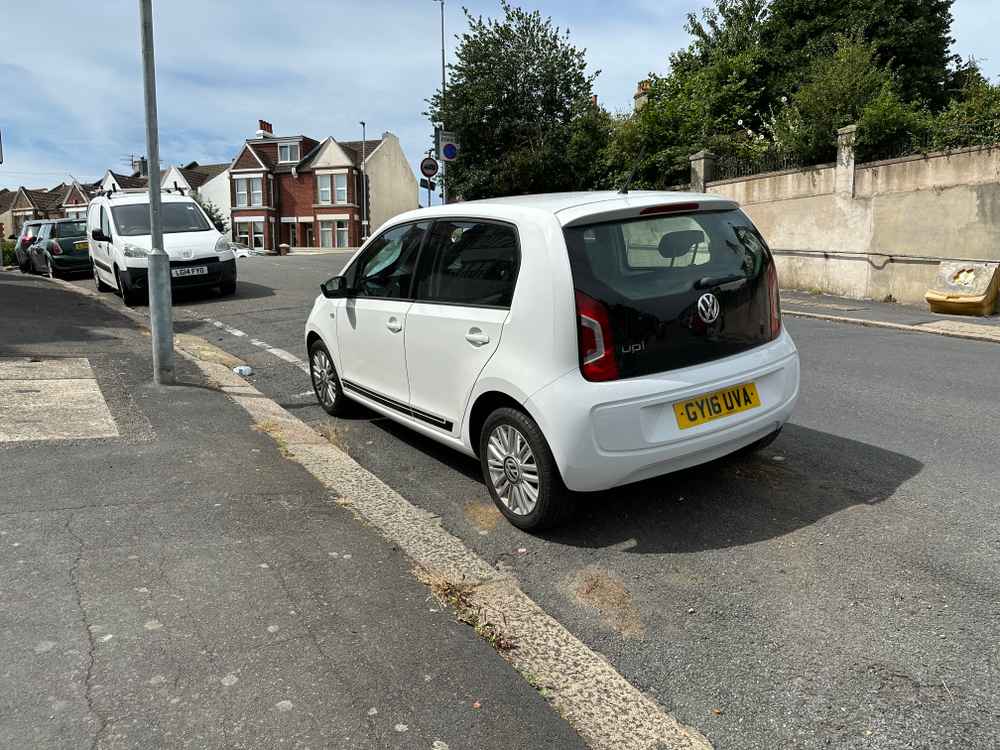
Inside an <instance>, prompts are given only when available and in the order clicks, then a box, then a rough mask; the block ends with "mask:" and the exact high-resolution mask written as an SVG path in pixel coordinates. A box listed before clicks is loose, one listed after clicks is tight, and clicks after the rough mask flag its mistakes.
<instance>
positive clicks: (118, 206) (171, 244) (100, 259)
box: [87, 193, 236, 304]
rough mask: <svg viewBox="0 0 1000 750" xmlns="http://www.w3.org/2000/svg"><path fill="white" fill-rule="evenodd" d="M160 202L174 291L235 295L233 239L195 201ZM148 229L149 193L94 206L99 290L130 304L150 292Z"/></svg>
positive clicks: (105, 198) (113, 197)
mask: <svg viewBox="0 0 1000 750" xmlns="http://www.w3.org/2000/svg"><path fill="white" fill-rule="evenodd" d="M160 200H161V202H162V212H161V215H162V222H163V244H164V248H163V249H164V250H165V251H166V253H167V255H169V256H170V277H171V278H170V283H171V287H172V288H174V289H177V288H181V287H184V288H186V287H218V288H219V292H220V294H223V295H227V294H233V293H234V292H235V291H236V258H235V256H234V255H233V251H232V248H231V245H232V243H231V242H230V241H229V238H227V237H226V236H225V235H224V234H223V233H222V232H220V231H219V230H218V229H216V228H215V226H214V225H213V224H212V222H211V221H210V220H209V218H208V216H206V215H205V212H204V211H203V210H202V208H201V206H199V205H198V203H197V202H196V201H195V200H193V199H192V198H189V197H187V196H184V195H179V194H176V193H164V194H163V195H162V196H161V198H160ZM149 231H150V230H149V195H148V194H147V193H111V194H110V195H101V196H98V197H96V198H94V199H93V200H92V201H91V202H90V208H89V209H88V211H87V237H88V238H89V241H90V259H91V262H92V263H93V271H94V282H95V283H96V284H97V288H98V290H100V291H102V292H103V291H109V290H111V289H116V290H118V293H119V294H121V296H122V299H123V300H124V301H125V303H126V304H133V303H134V302H137V301H139V299H140V298H142V297H143V296H145V295H146V294H147V293H148V292H149V287H148V284H147V282H146V273H147V267H148V260H147V255H148V254H149V250H150V248H152V246H153V240H152V238H151V236H150V233H149Z"/></svg>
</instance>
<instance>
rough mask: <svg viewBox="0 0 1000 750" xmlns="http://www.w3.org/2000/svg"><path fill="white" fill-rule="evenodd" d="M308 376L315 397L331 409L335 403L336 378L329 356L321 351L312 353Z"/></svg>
mask: <svg viewBox="0 0 1000 750" xmlns="http://www.w3.org/2000/svg"><path fill="white" fill-rule="evenodd" d="M309 365H310V367H309V369H310V375H311V376H312V382H313V388H315V389H316V395H317V396H318V397H319V400H320V401H321V402H322V403H323V406H325V407H327V408H328V409H331V408H333V405H334V404H335V403H336V401H337V376H336V374H335V373H334V371H333V362H331V361H330V355H329V354H327V353H326V352H325V351H324V350H323V349H317V350H316V351H314V352H313V354H312V357H311V359H310V360H309Z"/></svg>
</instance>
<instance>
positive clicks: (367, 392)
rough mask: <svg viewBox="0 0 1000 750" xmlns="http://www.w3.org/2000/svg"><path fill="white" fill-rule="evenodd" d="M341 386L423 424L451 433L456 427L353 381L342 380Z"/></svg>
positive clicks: (447, 421) (449, 422) (442, 418)
mask: <svg viewBox="0 0 1000 750" xmlns="http://www.w3.org/2000/svg"><path fill="white" fill-rule="evenodd" d="M340 385H341V387H343V388H346V389H347V390H349V391H354V392H356V393H359V394H360V395H362V396H364V397H365V398H370V399H371V400H372V401H375V402H376V403H379V404H382V406H388V407H389V408H390V409H392V410H394V411H398V412H400V413H401V414H407V415H409V416H411V417H414V418H415V419H419V420H420V421H421V422H426V423H427V424H430V425H433V426H435V427H440V428H441V429H442V430H447V431H448V432H451V431H452V429H453V428H454V427H455V423H454V422H452V421H450V420H447V419H445V418H444V417H438V416H436V415H434V414H431V413H430V412H426V411H422V410H420V409H414V408H413V407H411V406H409V405H408V404H404V403H402V402H401V401H397V400H396V399H394V398H389V397H388V396H383V395H382V394H381V393H376V392H375V391H373V390H371V389H370V388H365V387H364V386H363V385H358V384H357V383H355V382H353V381H351V380H345V379H344V378H341V380H340Z"/></svg>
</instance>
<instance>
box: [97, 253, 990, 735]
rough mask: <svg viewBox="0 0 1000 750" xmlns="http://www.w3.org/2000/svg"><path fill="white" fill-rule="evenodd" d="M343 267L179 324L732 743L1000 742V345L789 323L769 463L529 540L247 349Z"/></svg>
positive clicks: (704, 478)
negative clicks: (784, 389) (796, 367)
mask: <svg viewBox="0 0 1000 750" xmlns="http://www.w3.org/2000/svg"><path fill="white" fill-rule="evenodd" d="M345 261H346V257H345V256H319V257H296V256H289V257H285V258H272V257H254V258H250V259H247V260H246V261H241V265H240V286H239V290H238V292H237V295H236V296H235V297H233V298H230V299H225V300H219V299H215V298H213V297H212V296H210V295H191V296H185V297H182V298H179V299H177V300H176V305H177V307H176V315H177V327H178V330H180V331H188V332H192V333H197V334H198V335H201V336H206V337H208V338H210V340H213V341H214V342H216V343H217V344H218V345H220V346H222V347H223V348H225V349H227V350H229V351H231V352H232V353H234V354H236V355H237V356H240V357H242V358H243V359H244V360H245V361H247V362H248V363H249V364H251V365H252V366H253V367H254V373H255V374H254V376H253V377H252V380H253V381H254V383H255V385H256V386H257V387H258V388H259V389H261V390H262V391H264V392H265V393H267V394H268V395H269V396H271V397H272V398H274V399H275V400H277V401H279V402H280V403H282V404H283V405H285V406H286V408H288V409H289V410H291V411H292V412H293V413H295V414H297V415H298V416H300V417H301V418H303V419H304V420H306V421H308V422H311V423H313V424H315V425H317V426H320V427H322V428H323V429H324V430H325V431H326V432H327V434H328V435H330V437H331V439H332V440H334V441H335V442H337V443H338V444H339V445H340V446H342V447H343V448H344V449H345V450H347V452H348V453H350V455H351V456H353V457H354V458H355V459H356V460H357V461H359V462H360V463H361V464H362V465H364V466H365V467H366V468H368V469H369V470H371V471H373V472H374V473H376V474H377V475H378V476H380V477H381V478H382V479H383V480H385V481H386V482H387V483H388V484H390V485H392V486H393V487H394V488H395V489H396V490H398V491H399V492H400V493H401V494H403V495H404V496H405V497H407V498H408V499H410V500H411V501H413V502H414V503H416V504H417V505H420V506H422V507H425V508H427V509H429V510H431V511H433V512H435V513H437V514H439V515H440V516H441V517H442V519H443V523H444V525H445V526H446V527H447V528H448V529H450V530H451V531H452V532H453V533H455V534H457V535H458V536H460V537H461V538H462V539H464V540H465V542H466V543H467V544H468V545H470V546H471V547H472V548H473V549H475V550H476V551H477V552H478V553H479V554H480V555H481V556H483V557H484V558H485V559H487V560H490V561H494V562H496V563H498V564H504V565H507V566H509V567H510V568H511V569H512V570H513V572H514V573H515V574H516V575H517V576H518V578H519V579H520V580H521V582H522V585H523V587H524V589H525V590H526V591H527V593H528V594H529V595H531V596H532V597H533V598H534V599H535V600H536V601H538V602H539V603H540V604H541V605H542V606H544V607H545V608H546V609H547V610H548V611H549V612H550V613H551V614H553V615H554V616H555V617H557V618H558V619H559V620H560V621H561V622H562V623H563V624H564V625H566V627H568V628H569V629H570V630H571V631H572V632H573V633H574V634H575V635H577V636H578V637H580V638H581V639H583V640H584V641H585V642H586V643H588V644H589V645H590V646H592V647H593V648H595V649H596V650H598V651H600V652H601V653H603V654H604V655H606V656H607V657H608V659H609V660H610V661H611V662H612V663H613V664H614V665H615V667H616V668H617V669H618V670H619V671H620V672H621V673H622V674H624V675H625V676H626V677H627V678H628V679H630V680H631V681H632V682H633V683H634V684H636V685H637V686H638V687H640V688H641V689H643V690H645V691H647V692H648V693H650V694H651V695H653V696H655V697H656V698H657V700H659V701H660V702H661V704H662V705H664V706H665V707H666V708H667V710H669V711H671V712H672V713H674V715H676V716H677V718H679V719H680V720H681V721H683V722H686V723H689V724H691V725H694V726H695V727H697V728H699V729H700V730H701V731H703V732H704V733H705V734H706V735H707V736H708V737H709V738H710V739H711V740H712V742H713V743H714V744H715V747H717V748H720V749H721V748H761V749H765V748H766V749H767V750H771V749H772V748H775V747H783V748H787V747H801V748H879V749H881V748H944V747H956V748H993V747H996V742H997V740H996V738H997V737H998V736H1000V698H998V696H1000V605H998V604H997V602H998V601H1000V583H998V582H1000V575H998V574H1000V523H998V510H997V509H998V500H1000V491H998V488H997V476H998V472H997V470H996V456H997V448H998V443H1000V441H998V438H997V427H996V426H997V424H1000V377H998V367H997V364H998V362H1000V348H998V347H997V345H996V344H989V343H982V342H974V341H965V340H959V339H952V338H945V337H939V336H928V335H917V334H907V333H902V332H896V331H886V330H879V329H871V328H863V327H858V326H850V325H843V324H838V323H829V322H824V321H817V320H803V319H795V318H790V317H789V318H786V320H785V324H786V326H787V327H788V330H789V331H790V332H791V333H792V335H793V337H794V338H795V340H796V343H797V344H798V346H799V350H800V353H801V357H802V366H803V370H802V398H801V400H800V403H799V407H798V410H797V412H796V414H795V416H794V418H793V420H792V422H791V423H790V424H789V425H788V426H787V427H786V429H785V431H784V433H783V434H782V436H781V437H780V438H779V439H778V441H777V442H775V443H774V444H773V445H772V446H771V448H769V449H768V450H767V451H766V453H765V454H764V455H762V456H759V457H756V458H753V459H749V460H746V461H742V462H739V461H735V460H723V461H719V462H715V463H713V464H711V465H708V466H704V467H700V468H697V469H692V470H689V471H685V472H682V473H679V474H675V475H671V476H667V477H663V478H660V479H657V480H652V481H649V482H644V483H642V484H638V485H632V486H629V487H625V488H621V489H619V490H617V491H613V492H604V493H598V494H594V495H587V496H580V497H579V498H578V502H579V511H578V513H577V516H576V519H575V521H574V522H573V523H572V524H570V525H569V526H568V527H566V528H563V529H561V530H559V531H557V532H553V533H551V534H548V535H546V536H544V537H533V536H529V535H526V534H524V533H522V532H520V531H517V530H516V529H514V528H512V527H511V526H509V525H508V524H506V523H505V522H504V521H503V520H502V519H501V518H500V517H499V515H498V514H497V513H496V511H495V510H494V509H493V508H492V505H491V504H490V503H489V500H488V495H487V492H486V490H485V488H484V487H483V486H482V484H481V482H480V479H479V476H478V472H479V469H478V465H477V464H476V463H475V462H474V461H471V460H468V459H466V458H463V457H461V456H458V455H456V454H453V453H452V452H450V451H448V450H447V449H445V448H442V447H439V446H437V445H436V444H434V443H432V442H430V441H428V440H426V439H423V438H421V437H419V436H416V435H413V434H411V433H410V432H408V431H407V430H405V429H404V428H401V427H398V426H396V425H394V424H393V423H392V422H390V421H388V420H386V419H382V418H378V417H376V416H375V415H374V414H372V413H370V412H364V411H360V412H359V413H358V415H357V416H356V417H354V418H352V419H347V420H343V419H341V420H337V419H332V418H330V417H328V416H327V415H326V414H325V413H323V412H322V411H321V410H320V408H319V407H318V406H317V405H316V404H315V400H314V398H313V396H312V394H311V393H310V392H309V389H310V385H309V381H308V377H307V376H306V375H305V374H304V373H303V372H302V371H301V370H299V369H298V368H296V367H295V366H294V365H292V364H290V363H288V362H286V361H283V360H281V359H279V358H278V357H276V356H274V354H272V353H268V352H266V351H264V350H263V349H262V348H261V347H260V346H259V345H256V344H253V343H252V342H251V341H250V339H252V338H256V339H258V340H263V341H266V342H267V343H268V344H270V345H271V346H272V347H281V348H282V349H286V350H288V351H290V352H291V353H293V354H295V355H296V356H298V357H301V358H302V359H305V351H304V345H303V324H304V322H305V319H306V316H307V314H308V311H309V308H310V306H311V303H312V300H313V299H314V298H315V295H316V292H317V289H318V285H319V284H320V282H322V281H324V280H325V279H326V278H328V277H330V276H332V275H334V274H335V272H336V271H337V270H338V269H339V268H340V267H341V266H342V265H343V264H344V263H345ZM81 283H86V282H81ZM205 318H208V319H211V320H212V321H219V322H221V323H224V324H225V325H227V326H230V327H234V328H237V329H239V330H241V331H244V332H246V334H247V336H245V337H236V336H233V335H231V334H229V333H227V332H226V331H225V330H222V329H220V328H218V327H216V326H215V325H214V324H213V323H212V322H206V320H204V319H205ZM522 548H523V549H525V550H526V552H524V553H520V552H519V550H520V549H522Z"/></svg>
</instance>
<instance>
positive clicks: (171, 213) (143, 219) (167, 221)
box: [111, 201, 212, 237]
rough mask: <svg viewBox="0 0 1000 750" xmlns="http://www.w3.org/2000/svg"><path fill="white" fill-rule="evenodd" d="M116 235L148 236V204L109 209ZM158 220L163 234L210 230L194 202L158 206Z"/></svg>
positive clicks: (203, 215)
mask: <svg viewBox="0 0 1000 750" xmlns="http://www.w3.org/2000/svg"><path fill="white" fill-rule="evenodd" d="M111 216H112V217H113V218H114V221H115V226H116V227H117V229H118V234H119V235H121V236H123V237H135V236H138V235H144V234H149V204H148V203H132V204H130V205H127V206H115V207H114V208H112V209H111ZM160 220H161V222H162V224H163V233H164V234H176V233H179V232H207V231H208V230H209V229H211V228H212V225H211V224H209V223H208V220H207V219H206V218H205V214H203V213H202V212H201V209H200V208H198V204H196V203H195V202H194V201H191V202H190V203H164V204H162V205H161V206H160Z"/></svg>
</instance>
